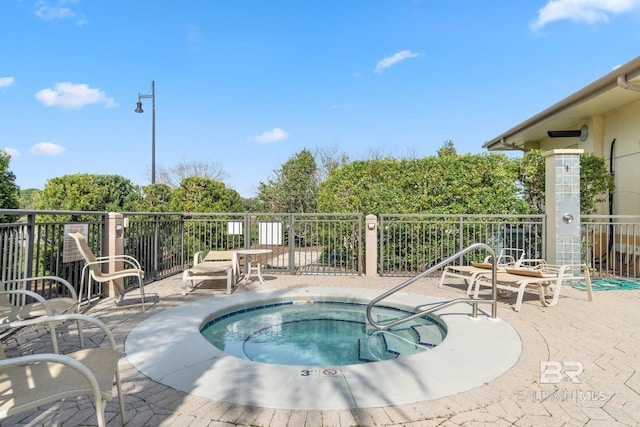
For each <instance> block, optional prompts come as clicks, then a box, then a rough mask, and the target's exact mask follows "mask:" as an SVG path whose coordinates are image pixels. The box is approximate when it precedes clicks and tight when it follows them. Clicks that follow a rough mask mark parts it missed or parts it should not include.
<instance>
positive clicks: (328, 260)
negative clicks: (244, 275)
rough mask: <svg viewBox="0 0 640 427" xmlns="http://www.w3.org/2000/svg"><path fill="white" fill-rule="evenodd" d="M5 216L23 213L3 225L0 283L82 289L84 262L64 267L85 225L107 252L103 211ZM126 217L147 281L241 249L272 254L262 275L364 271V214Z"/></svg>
mask: <svg viewBox="0 0 640 427" xmlns="http://www.w3.org/2000/svg"><path fill="white" fill-rule="evenodd" d="M0 212H4V213H11V214H12V215H15V214H18V215H20V220H18V221H17V222H15V223H10V224H0V256H1V257H0V281H2V282H5V281H8V280H10V279H15V278H22V277H35V276H43V275H53V276H59V277H62V278H64V279H67V280H68V281H69V282H71V283H72V284H75V285H76V288H79V284H80V281H81V275H82V269H83V267H84V262H83V261H69V262H67V261H65V257H64V250H65V248H64V245H65V238H64V237H65V233H66V232H67V231H66V230H68V228H67V227H68V226H70V225H74V226H79V225H82V226H83V227H85V230H86V233H87V241H88V244H89V247H90V248H91V250H92V251H93V253H94V254H96V256H100V255H103V254H105V245H106V243H105V242H106V239H107V236H106V225H105V224H106V223H107V218H108V214H107V213H105V212H60V211H50V212H45V211H15V210H1V209H0ZM123 215H124V217H125V228H124V252H125V253H126V254H128V255H131V256H133V257H135V258H136V259H138V261H139V262H140V264H141V266H142V268H143V269H144V270H145V282H151V281H154V280H158V279H162V278H165V277H168V276H171V275H174V274H177V273H180V272H182V271H183V269H185V268H188V267H189V266H190V264H191V262H192V259H193V255H194V254H195V253H196V252H198V251H209V250H227V249H241V248H243V249H249V248H251V249H255V248H261V249H271V250H272V252H271V254H269V256H266V255H265V256H263V258H262V259H260V261H261V263H262V264H263V266H264V267H263V271H265V272H279V273H290V274H334V275H340V274H356V275H358V274H362V273H363V268H362V264H363V239H362V233H363V225H362V224H363V216H362V215H360V214H273V213H272V214H267V213H264V214H263V213H258V214H253V213H193V214H179V213H139V212H126V213H123ZM241 261H244V259H243V258H241ZM241 268H244V266H243V265H241ZM33 283H34V286H36V285H35V283H36V282H33ZM134 285H135V283H134V281H125V283H124V286H125V288H127V287H129V286H134ZM34 290H35V289H34ZM83 295H84V293H83ZM101 295H102V287H101V286H100V285H99V284H95V283H94V284H92V287H90V288H89V289H88V292H87V293H86V296H87V297H88V298H95V297H99V296H101Z"/></svg>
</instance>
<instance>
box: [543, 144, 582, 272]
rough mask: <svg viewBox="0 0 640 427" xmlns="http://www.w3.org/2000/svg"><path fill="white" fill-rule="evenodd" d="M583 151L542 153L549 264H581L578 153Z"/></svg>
mask: <svg viewBox="0 0 640 427" xmlns="http://www.w3.org/2000/svg"><path fill="white" fill-rule="evenodd" d="M583 151H584V150H581V149H558V150H551V151H547V152H545V153H544V154H543V157H544V158H545V168H546V175H545V177H546V178H545V198H546V201H545V210H546V215H547V227H546V236H545V237H546V239H545V241H546V243H547V247H546V258H547V262H548V263H549V264H555V265H562V264H580V259H581V252H580V249H581V246H580V240H581V238H580V154H582V153H583Z"/></svg>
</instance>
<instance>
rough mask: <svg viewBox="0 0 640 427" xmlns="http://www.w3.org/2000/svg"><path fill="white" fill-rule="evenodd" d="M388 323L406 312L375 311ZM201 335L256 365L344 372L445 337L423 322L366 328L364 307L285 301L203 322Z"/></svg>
mask: <svg viewBox="0 0 640 427" xmlns="http://www.w3.org/2000/svg"><path fill="white" fill-rule="evenodd" d="M372 313H373V315H374V318H375V319H377V321H378V322H383V323H384V322H387V321H391V320H394V319H397V318H400V317H404V316H407V315H408V314H410V313H409V312H407V311H405V310H401V309H397V308H391V307H379V306H376V307H375V308H374V309H373V312H372ZM200 332H201V333H202V335H203V336H204V337H205V338H206V339H207V340H208V341H209V342H210V343H211V344H213V345H215V346H216V347H218V348H219V349H220V350H222V351H224V352H226V353H229V354H231V355H234V356H236V357H239V358H242V359H246V360H251V361H255V362H262V363H271V364H280V365H312V366H323V365H325V366H326V365H329V366H342V365H353V364H359V363H369V362H376V361H382V360H388V359H396V358H398V357H404V356H409V355H412V354H416V353H419V352H422V351H426V350H429V349H431V348H433V347H435V346H437V345H438V344H439V343H440V342H442V340H443V339H444V337H445V335H446V330H445V328H444V326H443V325H442V324H441V323H439V322H437V321H436V320H435V319H432V318H428V317H426V316H425V317H421V318H418V319H414V320H411V321H408V322H405V323H402V324H400V325H398V326H396V327H394V328H392V329H390V330H386V331H380V330H377V329H375V328H371V327H367V324H366V305H364V304H356V303H351V302H348V303H345V302H331V301H329V302H328V301H315V302H312V301H295V302H293V301H286V302H281V303H276V304H267V305H264V306H260V307H251V308H248V309H242V310H238V311H236V312H233V313H229V314H225V315H223V316H220V317H217V318H215V319H213V320H211V321H209V322H207V323H206V324H205V325H204V326H203V327H202V328H201V331H200Z"/></svg>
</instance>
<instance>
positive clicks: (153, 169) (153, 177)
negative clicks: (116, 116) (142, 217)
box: [134, 80, 156, 184]
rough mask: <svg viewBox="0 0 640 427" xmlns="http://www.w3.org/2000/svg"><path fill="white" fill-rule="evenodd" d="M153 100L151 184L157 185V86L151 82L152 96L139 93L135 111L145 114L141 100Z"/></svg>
mask: <svg viewBox="0 0 640 427" xmlns="http://www.w3.org/2000/svg"><path fill="white" fill-rule="evenodd" d="M145 98H151V105H152V111H151V184H155V183H156V85H155V81H153V80H151V94H144V95H143V94H141V93H138V104H137V105H136V109H135V110H134V111H135V112H136V113H144V111H143V110H142V101H140V100H141V99H145Z"/></svg>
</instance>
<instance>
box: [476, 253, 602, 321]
mask: <svg viewBox="0 0 640 427" xmlns="http://www.w3.org/2000/svg"><path fill="white" fill-rule="evenodd" d="M566 281H569V282H572V281H584V282H585V283H586V290H587V296H588V298H589V301H593V291H592V288H591V276H590V274H589V268H588V266H587V265H586V264H565V265H561V266H553V265H547V264H546V263H542V264H540V266H538V267H532V268H523V267H519V268H518V267H513V268H509V267H507V268H505V272H499V273H497V274H496V286H497V288H498V290H499V292H500V293H501V294H502V295H505V294H508V293H509V292H516V293H517V296H516V303H515V305H514V307H513V309H514V310H515V311H520V307H521V305H522V300H523V298H524V292H525V290H527V289H532V290H534V291H537V292H538V296H539V299H540V302H541V303H542V305H543V306H545V307H552V306H555V305H556V304H557V303H558V299H559V298H560V291H561V290H562V286H563V283H564V282H566ZM481 286H485V287H491V286H492V284H491V279H490V277H488V276H480V277H478V279H477V280H476V282H475V290H474V298H478V293H479V291H480V287H481Z"/></svg>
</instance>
